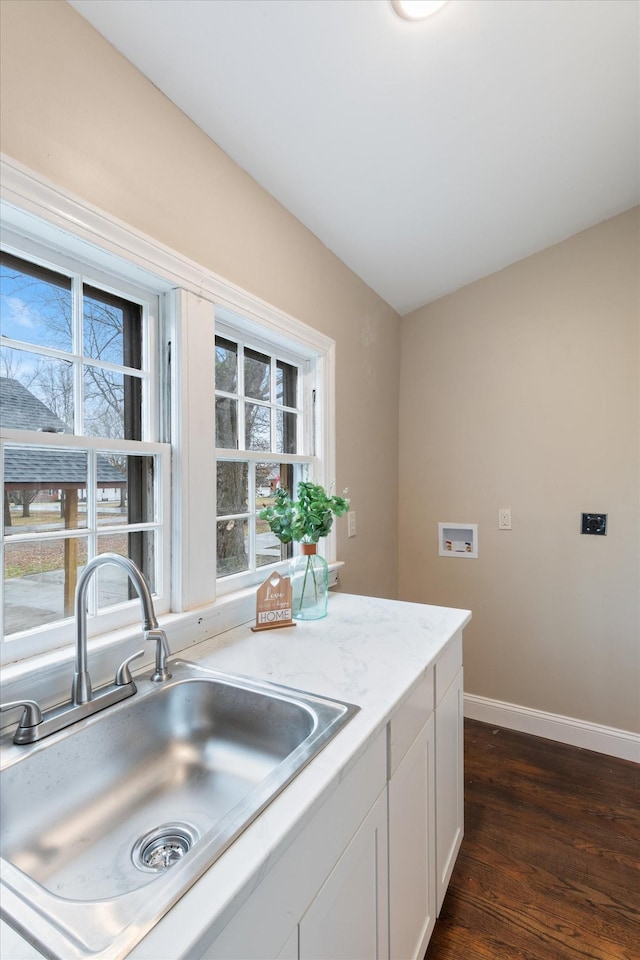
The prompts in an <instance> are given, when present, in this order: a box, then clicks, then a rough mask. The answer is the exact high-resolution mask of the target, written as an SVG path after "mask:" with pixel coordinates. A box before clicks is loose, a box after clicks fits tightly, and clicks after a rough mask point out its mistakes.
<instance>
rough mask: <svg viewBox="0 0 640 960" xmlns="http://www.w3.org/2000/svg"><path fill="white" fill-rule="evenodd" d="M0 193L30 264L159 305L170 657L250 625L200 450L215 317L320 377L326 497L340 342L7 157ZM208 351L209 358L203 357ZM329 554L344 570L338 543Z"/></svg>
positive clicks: (320, 462)
mask: <svg viewBox="0 0 640 960" xmlns="http://www.w3.org/2000/svg"><path fill="white" fill-rule="evenodd" d="M0 191H1V193H0V199H1V201H2V210H1V214H2V222H3V226H4V227H5V228H6V229H8V230H9V231H11V232H13V233H14V234H15V235H18V236H19V237H20V238H21V247H20V248H21V250H23V252H24V255H27V254H28V252H29V244H31V243H33V244H36V245H39V244H44V245H46V246H47V247H48V248H50V249H54V250H63V251H64V252H65V254H66V255H67V256H70V257H75V258H76V259H78V260H80V261H81V262H83V263H84V262H90V263H92V264H93V267H94V270H95V271H100V270H104V271H106V272H107V273H108V274H109V275H111V276H113V275H116V276H117V277H118V278H120V279H122V280H123V281H126V280H129V281H130V282H131V283H133V284H135V285H138V286H141V287H143V288H144V289H146V290H152V291H155V292H156V293H157V294H158V295H159V296H160V298H161V311H164V313H165V320H166V326H165V329H166V334H167V337H168V339H169V341H170V344H171V367H170V372H169V375H168V387H169V389H170V390H171V396H172V402H171V416H170V425H169V426H170V429H171V437H172V459H173V466H172V477H171V484H170V494H169V483H168V482H166V483H165V484H163V496H169V495H170V504H171V519H172V530H171V542H172V543H171V545H172V549H171V577H170V581H171V586H170V590H171V610H172V612H173V614H177V615H178V616H169V617H165V618H161V620H163V619H164V625H165V626H166V628H167V630H168V634H169V639H170V643H171V646H172V649H173V650H178V649H181V648H185V647H187V646H189V645H190V644H192V643H195V642H198V641H199V640H201V639H204V638H205V637H209V636H212V635H214V634H215V633H217V632H219V631H220V630H224V629H228V628H230V627H231V626H234V625H236V624H239V623H242V622H245V621H246V620H248V619H250V617H251V616H252V612H253V611H254V610H255V589H253V588H249V589H243V590H238V591H236V592H234V593H232V594H229V595H225V596H224V597H218V598H216V581H215V573H214V571H215V561H216V544H215V514H216V511H215V462H216V461H215V448H214V445H213V442H212V443H210V444H209V443H203V436H207V435H208V436H210V437H212V438H213V436H214V425H215V419H214V418H215V396H214V363H215V351H214V342H215V333H216V316H217V317H218V320H220V319H221V318H222V319H223V320H225V318H226V319H228V318H229V317H232V318H233V322H234V323H235V324H240V325H241V326H242V329H243V330H244V331H245V334H246V336H247V337H248V338H251V339H252V340H255V339H258V340H260V339H262V340H264V339H266V340H267V341H268V342H269V344H270V345H271V347H272V348H275V349H280V350H284V351H287V350H290V346H291V343H294V344H295V352H296V354H298V355H300V356H304V357H306V358H307V359H308V360H309V362H310V363H312V364H313V365H314V367H315V371H316V387H315V389H316V403H315V421H316V422H315V443H316V455H317V461H316V466H315V469H314V477H313V479H314V480H315V482H317V483H321V484H323V485H324V486H325V487H329V486H330V484H331V483H332V482H333V481H334V480H335V341H334V340H332V339H331V338H330V337H327V336H325V335H324V334H322V333H320V332H319V331H317V330H315V329H314V328H312V327H310V326H308V325H307V324H305V323H303V322H301V321H299V320H297V319H295V318H293V317H291V316H290V315H288V314H286V313H284V312H283V311H281V310H279V309H277V308H275V307H273V306H271V305H269V304H268V303H266V302H265V301H263V300H261V299H260V298H258V297H255V296H253V295H251V294H249V293H247V292H246V291H244V290H242V289H241V288H239V287H237V286H236V285H235V284H232V283H230V282H229V281H226V280H224V279H223V278H221V277H219V276H217V275H216V274H214V273H213V272H211V271H210V270H208V269H206V268H204V267H203V266H202V265H200V264H197V263H195V262H194V261H192V260H190V259H188V258H186V257H184V256H182V255H181V254H179V253H177V252H176V251H173V250H171V249H170V248H168V247H166V246H164V245H163V244H161V243H160V242H158V241H156V240H154V239H152V238H150V237H148V236H147V235H145V234H143V233H141V232H139V231H137V230H135V229H134V228H132V227H130V226H128V225H127V224H125V223H123V222H122V221H120V220H118V219H116V218H115V217H112V216H111V215H109V214H106V213H105V212H103V211H101V210H99V209H98V208H96V207H94V206H93V205H91V204H89V203H87V202H86V201H84V200H82V199H81V198H78V197H76V196H75V195H73V194H71V193H70V192H69V191H67V190H65V189H62V188H60V187H58V186H57V185H55V184H53V183H51V182H50V181H48V180H46V179H45V178H43V177H41V176H40V175H39V174H35V173H34V172H33V171H31V170H29V169H28V168H26V167H25V166H23V165H22V164H20V163H18V162H17V161H15V160H13V159H11V158H9V157H6V156H4V155H3V156H1V157H0ZM203 338H206V339H203ZM204 342H208V343H210V345H211V349H210V350H202V343H204ZM79 439H81V440H85V438H79ZM199 498H204V499H202V500H201V499H199ZM201 502H210V503H211V504H212V507H211V510H210V511H207V515H206V522H202V519H201V516H199V515H197V514H196V512H195V509H194V507H195V505H197V504H199V503H201ZM192 505H193V506H192ZM166 539H167V544H166V546H167V548H168V545H169V544H168V539H169V538H166ZM322 546H323V552H324V555H325V558H326V559H327V560H328V561H329V562H330V563H334V562H336V560H337V558H336V538H335V532H334V531H332V532H331V534H330V535H329V536H328V537H326V538H325V539H324V542H323V545H322ZM168 568H169V565H168V564H167V569H168ZM216 599H218V602H216ZM132 624H133V621H132ZM67 632H68V630H67ZM113 639H114V642H117V638H115V637H114V638H113ZM69 640H70V638H69V637H67V638H66V642H67V643H68V642H69ZM107 642H110V641H109V639H108V638H107ZM25 655H28V654H25Z"/></svg>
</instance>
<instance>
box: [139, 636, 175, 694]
mask: <svg viewBox="0 0 640 960" xmlns="http://www.w3.org/2000/svg"><path fill="white" fill-rule="evenodd" d="M144 639H145V640H155V642H156V668H155V671H154V673H153V676H152V677H151V679H152V680H153V682H154V683H160V682H161V681H163V680H170V679H171V673H170V672H169V669H168V666H167V660H168V658H169V657H170V656H171V650H170V649H169V641H168V640H167V635H166V633H165V632H164V630H160V628H157V629H155V630H145V632H144Z"/></svg>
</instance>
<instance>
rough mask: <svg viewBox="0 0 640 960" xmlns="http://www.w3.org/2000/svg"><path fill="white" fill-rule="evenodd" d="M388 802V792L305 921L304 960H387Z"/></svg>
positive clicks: (302, 930)
mask: <svg viewBox="0 0 640 960" xmlns="http://www.w3.org/2000/svg"><path fill="white" fill-rule="evenodd" d="M387 864H388V860H387V797H386V790H385V791H383V792H382V793H381V794H380V796H379V797H378V799H377V800H376V802H375V804H374V805H373V807H372V808H371V810H370V811H369V813H368V815H367V817H366V818H365V820H364V821H363V823H362V825H361V826H360V828H359V830H358V831H357V833H356V834H355V836H354V838H353V840H352V841H351V843H350V844H349V846H348V847H347V849H346V850H345V852H344V853H343V855H342V856H341V858H340V860H339V861H338V863H337V864H336V865H335V867H334V869H333V870H332V871H331V873H330V874H329V876H328V877H327V880H326V881H325V883H324V884H323V885H322V887H321V888H320V891H319V892H318V895H317V896H316V898H315V899H314V901H313V903H312V904H311V906H310V907H309V909H308V910H307V912H306V913H305V915H304V917H303V918H302V920H301V921H300V927H299V937H300V940H299V944H300V947H299V949H300V960H386V958H388V956H389V925H388V866H387Z"/></svg>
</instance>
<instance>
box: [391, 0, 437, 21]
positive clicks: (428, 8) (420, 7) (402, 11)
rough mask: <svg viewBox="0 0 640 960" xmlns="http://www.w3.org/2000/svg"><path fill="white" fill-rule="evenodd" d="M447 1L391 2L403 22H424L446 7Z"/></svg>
mask: <svg viewBox="0 0 640 960" xmlns="http://www.w3.org/2000/svg"><path fill="white" fill-rule="evenodd" d="M446 2H447V0H390V3H391V6H392V7H393V9H394V10H395V12H396V13H397V14H398V16H399V17H402V19H403V20H424V19H425V18H426V17H430V16H431V14H432V13H435V12H436V10H439V9H440V7H444V5H445V3H446Z"/></svg>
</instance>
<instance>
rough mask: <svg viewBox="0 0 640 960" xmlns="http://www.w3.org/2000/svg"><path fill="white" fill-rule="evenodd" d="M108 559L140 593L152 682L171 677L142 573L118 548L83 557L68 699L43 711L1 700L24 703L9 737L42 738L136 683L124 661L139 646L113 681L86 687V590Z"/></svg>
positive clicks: (88, 683) (103, 705)
mask: <svg viewBox="0 0 640 960" xmlns="http://www.w3.org/2000/svg"><path fill="white" fill-rule="evenodd" d="M108 563H112V564H115V565H116V566H118V567H121V568H122V569H123V570H124V571H125V572H126V574H127V576H128V577H129V579H130V581H131V583H132V584H133V585H134V587H135V588H136V591H137V594H138V596H139V598H140V605H141V607H142V630H143V636H144V639H145V640H155V642H156V664H155V671H154V673H153V675H152V676H151V679H152V680H153V681H154V682H159V681H162V680H169V679H170V678H171V674H170V673H169V669H168V667H167V659H168V657H169V656H170V655H171V651H170V650H169V643H168V640H167V637H166V634H165V632H164V630H161V629H160V628H159V626H158V621H157V619H156V615H155V612H154V609H153V601H152V599H151V593H150V591H149V587H148V586H147V582H146V580H145V579H144V576H143V575H142V573H141V572H140V570H139V569H138V567H137V566H136V565H135V563H134V562H133V561H132V560H130V559H129V558H128V557H121V556H120V555H119V554H117V553H102V554H100V555H99V556H97V557H94V558H93V560H90V561H89V562H88V563H87V565H86V567H85V568H84V570H83V571H82V573H81V574H80V577H79V578H78V584H77V586H76V596H75V625H76V638H75V646H76V660H75V670H74V674H73V684H72V687H71V701H70V703H65V704H63V705H62V706H61V707H55V708H54V709H52V710H48V711H42V710H41V709H40V707H39V705H38V704H37V703H36V702H35V701H33V700H22V701H20V700H18V701H12V702H11V703H3V704H1V705H0V710H9V709H11V708H13V707H23V713H22V718H21V720H20V723H19V724H18V727H17V729H16V732H15V736H14V738H13V740H14V743H35V742H36V740H41V739H42V738H43V737H46V736H48V735H49V734H51V733H55V732H56V731H57V730H62V729H64V727H68V726H70V725H71V724H72V723H75V722H76V721H77V720H82V719H83V718H84V717H89V716H91V715H92V714H94V713H98V711H99V710H104V709H105V708H106V707H110V706H111V705H112V704H115V703H119V702H120V701H121V700H125V699H126V698H127V697H131V696H133V694H134V693H135V692H136V689H137V688H136V685H135V683H134V682H133V677H132V676H131V671H130V669H129V664H130V663H131V661H132V660H136V659H137V658H138V657H141V656H142V655H143V654H144V650H138V652H137V653H134V654H133V656H130V657H127V659H126V660H125V661H124V662H123V663H121V664H120V666H119V667H118V669H117V671H116V676H115V680H114V682H113V683H110V684H107V685H106V686H104V687H100V688H99V689H98V690H96V692H95V693H94V692H93V691H92V689H91V677H90V676H89V670H88V668H87V591H88V588H89V581H90V580H91V577H92V576H93V574H94V572H95V571H96V570H97V569H98V568H99V567H101V566H104V565H106V564H108Z"/></svg>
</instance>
